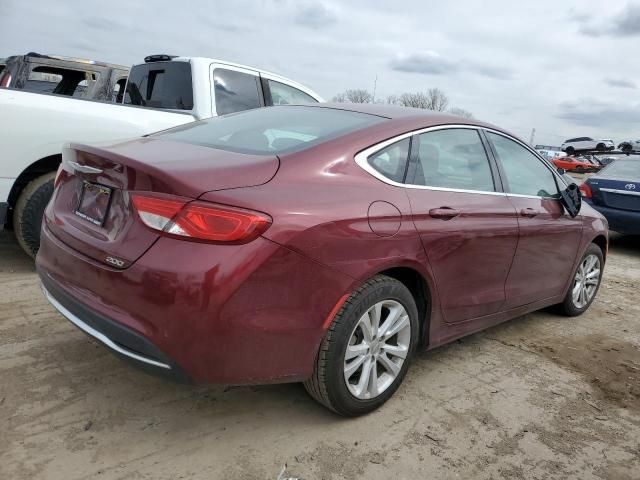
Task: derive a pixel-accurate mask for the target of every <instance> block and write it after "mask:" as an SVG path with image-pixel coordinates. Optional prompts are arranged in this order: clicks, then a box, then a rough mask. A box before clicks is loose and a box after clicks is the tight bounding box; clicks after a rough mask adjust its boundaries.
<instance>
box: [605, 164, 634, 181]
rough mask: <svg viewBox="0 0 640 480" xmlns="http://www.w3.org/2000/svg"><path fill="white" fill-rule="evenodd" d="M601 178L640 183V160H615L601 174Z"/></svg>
mask: <svg viewBox="0 0 640 480" xmlns="http://www.w3.org/2000/svg"><path fill="white" fill-rule="evenodd" d="M598 176H599V177H601V178H618V179H620V180H631V181H634V182H639V181H640V160H635V159H634V160H615V161H614V162H613V163H610V164H609V165H608V166H607V168H605V169H604V170H602V171H601V172H600V173H599V174H598Z"/></svg>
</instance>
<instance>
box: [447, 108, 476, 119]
mask: <svg viewBox="0 0 640 480" xmlns="http://www.w3.org/2000/svg"><path fill="white" fill-rule="evenodd" d="M449 113H450V114H451V115H457V116H458V117H462V118H473V113H471V112H470V111H468V110H465V109H464V108H458V107H452V108H450V109H449Z"/></svg>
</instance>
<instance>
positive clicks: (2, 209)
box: [0, 202, 9, 232]
mask: <svg viewBox="0 0 640 480" xmlns="http://www.w3.org/2000/svg"><path fill="white" fill-rule="evenodd" d="M7 212H9V204H8V203H6V202H0V232H1V231H2V230H3V229H4V224H5V223H7Z"/></svg>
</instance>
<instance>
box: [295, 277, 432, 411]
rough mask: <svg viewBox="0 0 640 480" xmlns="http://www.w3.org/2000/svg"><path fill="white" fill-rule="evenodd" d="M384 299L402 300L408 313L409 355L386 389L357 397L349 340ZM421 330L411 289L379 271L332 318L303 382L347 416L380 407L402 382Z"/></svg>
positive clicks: (314, 394)
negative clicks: (350, 378)
mask: <svg viewBox="0 0 640 480" xmlns="http://www.w3.org/2000/svg"><path fill="white" fill-rule="evenodd" d="M385 300H391V301H395V302H398V303H400V304H401V305H402V306H403V307H404V309H405V310H406V312H407V314H408V317H409V322H410V332H411V340H410V344H409V348H408V352H407V356H406V359H405V360H404V363H403V364H402V367H401V369H400V371H399V373H398V374H397V376H396V378H395V380H393V383H391V384H390V385H389V386H388V387H387V388H386V390H384V391H383V392H382V393H380V394H379V395H378V396H377V397H375V398H372V399H364V400H363V399H358V398H356V397H355V396H354V395H352V394H351V392H350V391H349V389H348V387H347V384H346V380H345V378H344V370H343V369H344V361H345V360H344V357H345V352H346V348H347V344H348V342H349V340H350V338H351V336H352V334H353V332H354V330H355V328H356V325H357V324H358V321H359V319H360V318H361V317H362V316H363V315H364V314H365V313H366V312H367V310H369V309H370V308H371V307H372V306H373V305H375V304H377V303H379V302H381V301H385ZM419 330H420V329H419V327H418V309H417V307H416V303H415V300H414V298H413V295H412V294H411V292H410V291H409V289H408V288H407V287H405V286H404V284H402V283H401V282H399V281H398V280H395V279H394V278H391V277H387V276H385V275H376V276H375V277H373V278H371V279H370V280H368V281H367V282H365V283H364V284H363V285H362V286H361V287H360V288H358V289H357V290H356V291H355V292H353V293H352V294H351V295H350V296H349V298H348V299H347V300H346V302H345V303H344V305H343V306H342V307H341V308H340V310H339V311H338V313H337V314H336V316H335V318H334V319H333V321H332V322H331V325H330V326H329V328H328V330H327V333H326V334H325V337H324V339H323V341H322V343H321V345H320V348H319V350H318V355H317V357H316V364H315V367H314V371H313V375H312V376H311V378H310V379H309V380H307V381H306V382H304V386H305V388H306V390H307V392H309V394H310V395H311V396H312V397H313V398H314V399H315V400H317V401H318V402H319V403H321V404H322V405H324V406H325V407H327V408H329V409H330V410H333V411H334V412H336V413H338V414H340V415H344V416H348V417H355V416H358V415H364V414H366V413H369V412H371V411H373V410H375V409H377V408H378V407H380V406H381V405H382V404H383V403H385V402H386V401H387V400H388V399H389V398H390V397H391V396H392V395H393V394H394V392H395V391H396V390H397V389H398V387H399V386H400V384H401V383H402V380H403V378H404V376H405V374H406V372H407V369H408V368H409V364H410V362H411V358H412V356H413V352H414V351H415V348H416V345H417V343H418V335H419Z"/></svg>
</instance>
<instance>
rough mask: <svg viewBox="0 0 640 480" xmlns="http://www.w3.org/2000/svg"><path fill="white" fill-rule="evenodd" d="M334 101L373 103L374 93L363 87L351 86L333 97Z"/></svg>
mask: <svg viewBox="0 0 640 480" xmlns="http://www.w3.org/2000/svg"><path fill="white" fill-rule="evenodd" d="M333 101H334V102H340V103H372V102H373V95H371V93H369V91H368V90H364V89H362V88H350V89H348V90H345V91H344V92H343V93H339V94H337V95H336V96H335V97H333Z"/></svg>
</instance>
